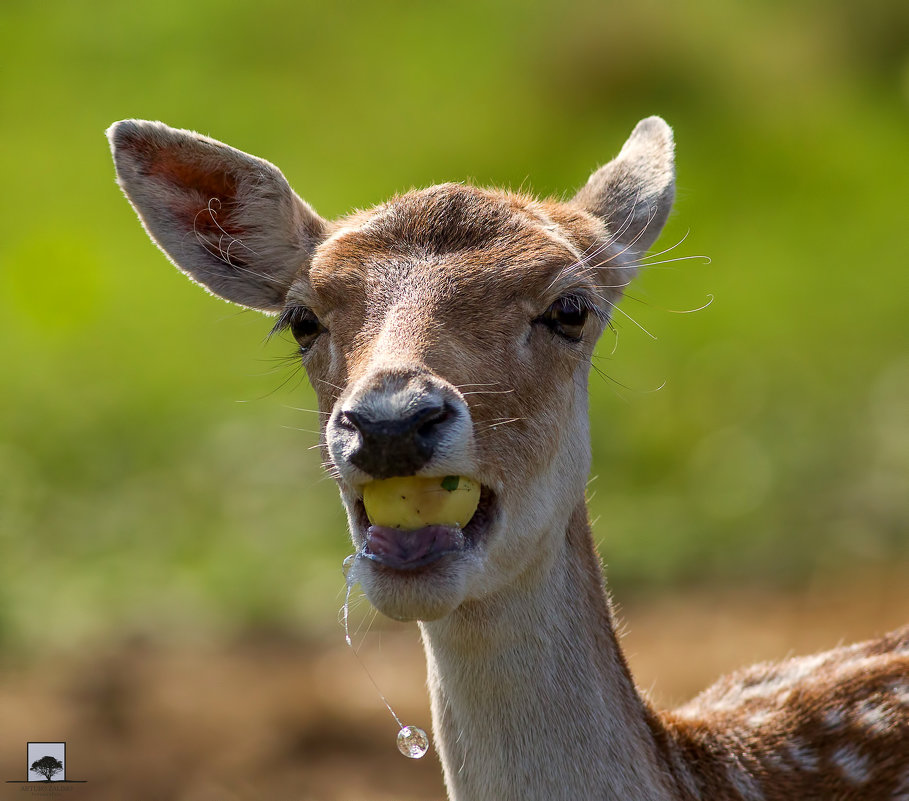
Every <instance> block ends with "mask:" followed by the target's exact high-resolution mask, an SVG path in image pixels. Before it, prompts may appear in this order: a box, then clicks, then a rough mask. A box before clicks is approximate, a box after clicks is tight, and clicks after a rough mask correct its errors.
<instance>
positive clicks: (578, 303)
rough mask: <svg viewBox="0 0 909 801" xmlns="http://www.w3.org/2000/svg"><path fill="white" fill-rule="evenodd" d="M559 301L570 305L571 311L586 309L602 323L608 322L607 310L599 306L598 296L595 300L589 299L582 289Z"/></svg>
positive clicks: (588, 295)
mask: <svg viewBox="0 0 909 801" xmlns="http://www.w3.org/2000/svg"><path fill="white" fill-rule="evenodd" d="M561 300H563V301H564V302H566V303H568V304H570V305H571V307H572V311H582V310H585V309H586V310H587V311H589V312H590V313H591V314H593V315H594V317H596V318H598V319H599V320H601V321H602V322H603V323H608V322H609V310H608V309H604V308H603V307H602V306H601V305H600V303H599V302H598V301H600V298H599V297H598V296H597V297H596V298H594V297H591V296H590V294H589V293H587V292H585V291H584V290H583V289H579V290H577V291H575V292H571V293H569V294H567V295H563V296H562V298H561Z"/></svg>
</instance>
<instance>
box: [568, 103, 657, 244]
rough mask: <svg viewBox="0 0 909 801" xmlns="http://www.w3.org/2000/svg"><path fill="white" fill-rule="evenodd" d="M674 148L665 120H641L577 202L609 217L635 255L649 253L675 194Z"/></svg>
mask: <svg viewBox="0 0 909 801" xmlns="http://www.w3.org/2000/svg"><path fill="white" fill-rule="evenodd" d="M674 149H675V146H674V143H673V139H672V129H671V128H670V127H669V126H668V125H667V124H666V122H665V121H664V120H663V119H661V118H660V117H648V118H647V119H645V120H641V121H640V122H639V123H638V124H637V125H636V126H635V129H634V131H632V133H631V136H629V137H628V141H627V142H625V144H624V146H623V147H622V150H621V152H620V153H619V155H618V156H616V157H615V158H614V159H613V160H612V161H610V162H609V163H608V164H607V165H605V166H604V167H600V169H598V170H597V171H596V172H595V173H594V174H593V175H591V176H590V179H589V180H588V181H587V184H586V186H584V187H583V188H582V189H581V190H580V191H579V192H578V193H577V194H576V195H575V196H574V199H573V201H572V202H573V203H575V204H577V205H579V206H581V208H583V209H584V210H585V211H588V212H590V213H591V214H593V215H595V216H597V217H600V218H601V219H603V220H604V221H605V222H606V225H607V228H608V229H609V233H610V235H611V236H612V237H614V238H615V239H616V240H618V241H619V242H620V243H622V244H623V245H624V246H625V247H626V248H627V249H628V251H629V252H631V253H632V254H633V255H636V254H643V253H646V252H647V250H648V249H649V248H650V246H651V245H652V244H653V243H654V242H655V241H656V238H657V237H658V236H659V234H660V231H661V230H662V229H663V225H664V224H665V222H666V218H667V217H668V216H669V210H670V209H671V208H672V200H673V198H674V197H675V159H674V156H673V151H674Z"/></svg>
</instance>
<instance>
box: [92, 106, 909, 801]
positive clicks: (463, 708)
mask: <svg viewBox="0 0 909 801" xmlns="http://www.w3.org/2000/svg"><path fill="white" fill-rule="evenodd" d="M109 138H110V141H111V144H112V149H113V155H114V161H115V164H116V170H117V175H118V179H119V183H120V186H121V187H122V189H123V191H124V192H125V194H126V196H127V197H128V199H129V200H130V201H131V203H132V204H133V206H134V207H135V209H136V211H137V212H138V214H139V217H140V218H141V220H142V222H143V223H144V225H145V228H146V230H147V231H148V233H149V235H150V236H151V238H152V239H153V240H154V241H155V242H156V243H157V244H158V245H159V246H160V248H161V249H162V250H163V251H164V252H165V253H166V254H167V255H168V256H169V257H170V259H171V260H172V261H173V262H174V263H175V264H176V266H177V267H178V268H179V269H181V270H182V271H183V272H185V273H186V274H187V275H188V276H189V277H190V278H192V279H193V280H194V281H196V282H197V283H199V284H201V285H202V286H203V287H206V288H207V289H208V290H210V291H211V292H212V293H214V294H215V295H218V296H220V297H222V298H224V299H226V300H229V301H232V302H233V303H237V304H240V305H241V306H245V307H249V308H252V309H257V310H259V311H262V312H265V313H266V314H272V315H278V318H277V324H276V326H275V328H276V329H289V331H290V332H291V333H292V334H293V336H294V337H295V338H296V341H297V343H299V350H300V356H301V359H302V361H303V364H304V366H305V368H306V371H307V373H308V375H309V378H310V380H311V382H312V384H313V386H314V388H315V391H316V394H317V396H318V402H319V409H320V410H321V412H322V417H323V424H322V427H321V438H320V440H321V446H322V449H323V452H324V455H325V458H326V459H327V460H328V461H330V463H331V465H332V468H333V471H332V472H333V473H334V475H335V477H336V479H337V482H338V485H339V487H340V492H341V497H342V499H343V503H344V505H345V507H346V510H347V515H348V520H349V524H350V532H351V536H352V539H353V543H354V546H355V548H356V549H357V551H358V553H360V554H361V555H364V556H367V557H368V558H363V559H358V560H357V561H356V564H355V567H354V571H355V576H354V578H355V579H356V580H357V581H358V582H359V583H360V584H361V585H362V587H363V589H364V591H365V593H366V595H367V597H368V599H369V600H370V602H371V603H372V604H373V605H374V606H375V607H376V608H377V609H379V610H380V611H381V612H383V613H385V614H386V615H389V616H391V617H393V618H397V619H398V620H417V621H419V626H420V630H421V633H422V639H423V644H424V647H425V652H426V660H427V665H428V676H429V689H430V694H431V702H432V715H433V727H434V732H435V739H436V742H437V744H438V749H439V751H440V755H441V759H442V764H443V768H444V774H445V782H446V786H447V789H448V793H449V796H450V798H451V799H457V801H509V800H510V799H515V800H517V799H522V801H529V800H531V799H539V800H540V801H542V800H543V799H545V800H546V801H555V800H556V799H566V801H567V799H572V801H576V800H577V799H588V798H589V799H594V798H596V799H622V800H623V801H632V800H633V801H644V799H647V800H648V801H657V799H661V800H662V799H673V801H680V800H681V799H684V800H685V801H726V800H728V801H804V800H805V799H831V800H832V799H838V800H839V801H846V800H847V799H856V801H857V800H858V799H863V800H864V801H875V800H877V799H890V800H891V801H892V800H893V799H902V800H903V801H907V800H909V627H906V628H903V629H901V630H899V631H897V632H895V633H892V634H890V635H889V636H885V637H883V638H881V639H877V640H872V641H869V642H864V643H861V644H858V645H853V646H850V647H844V648H839V649H837V650H833V651H829V652H826V653H822V654H819V655H816V656H809V657H804V658H797V659H791V660H788V661H785V662H783V663H781V664H775V665H771V664H764V665H758V666H756V667H752V668H749V669H746V670H744V671H741V672H739V673H737V674H734V675H732V676H730V677H728V678H725V679H722V680H721V681H720V682H719V683H717V684H716V685H714V686H713V687H711V688H710V689H708V690H706V691H705V692H704V693H702V694H701V695H700V696H698V697H697V698H695V699H694V700H693V701H691V702H689V703H688V704H686V705H685V706H683V707H681V708H680V709H676V710H674V711H670V712H662V711H657V710H655V709H654V708H652V706H651V705H650V703H649V702H648V701H647V700H646V698H645V697H644V696H642V694H641V693H640V692H639V691H638V690H637V689H636V688H635V685H634V683H633V681H632V677H631V675H630V673H629V670H628V667H627V665H626V661H625V658H624V656H623V654H622V650H621V648H620V646H619V642H618V639H617V636H616V633H615V627H614V623H613V614H612V611H611V607H610V602H609V599H608V596H607V594H606V591H605V586H604V579H603V575H602V572H601V567H600V563H599V560H598V557H597V553H596V551H595V548H594V544H593V540H592V538H591V530H590V524H589V523H588V518H587V511H586V506H585V497H584V491H585V482H586V479H587V474H588V470H589V467H590V446H589V435H588V409H587V405H588V401H587V377H588V370H589V367H590V360H591V356H592V353H593V348H594V344H595V342H596V341H597V338H598V337H599V335H600V334H601V333H602V331H603V329H604V327H605V326H606V325H607V324H608V322H609V320H610V316H611V314H612V312H613V310H614V308H615V306H616V304H617V303H618V302H619V300H620V298H621V296H622V290H623V288H624V287H625V286H626V285H627V284H628V283H629V281H630V280H631V279H632V277H633V275H634V273H635V270H636V268H637V267H638V266H639V264H640V259H641V258H642V257H643V256H644V255H645V254H646V253H647V251H648V249H649V248H650V246H651V245H652V244H653V243H654V241H655V240H656V238H657V235H658V234H659V232H660V230H661V228H662V227H663V224H664V222H665V220H666V217H667V215H668V214H669V210H670V207H671V205H672V201H673V196H674V182H675V178H674V175H675V168H674V155H673V150H674V144H673V136H672V131H671V129H670V128H669V126H668V125H666V123H665V122H664V121H663V120H662V119H660V118H658V117H651V118H648V119H645V120H643V121H642V122H640V123H639V124H638V126H637V127H636V128H635V129H634V132H633V133H632V134H631V136H630V138H629V139H628V141H627V142H626V143H625V145H624V147H623V148H622V150H621V152H620V153H619V155H618V156H617V157H616V158H615V159H614V160H613V161H611V162H610V163H608V164H606V165H605V166H604V167H602V168H600V169H598V170H597V171H595V172H594V173H593V175H592V176H591V177H590V179H589V181H588V182H587V184H586V185H585V186H584V187H583V188H582V189H581V190H580V191H579V192H577V194H576V195H574V197H573V198H572V199H571V200H569V201H567V202H564V201H562V202H559V201H555V200H537V199H535V198H533V197H530V196H528V195H525V194H516V193H512V192H506V191H499V190H487V189H480V188H476V187H474V186H469V185H465V184H459V183H449V184H443V185H440V186H432V187H429V188H427V189H420V190H414V191H410V192H407V193H405V194H402V195H400V196H396V197H393V198H392V199H391V200H389V201H388V202H386V203H383V204H382V205H379V206H377V207H375V208H372V209H369V210H366V211H357V212H355V213H352V214H351V215H349V216H347V217H344V218H342V219H340V220H337V221H335V222H329V221H326V220H324V219H322V218H321V217H320V216H319V215H318V214H317V213H316V212H315V211H314V210H313V209H312V208H311V207H310V206H309V205H307V204H306V203H305V202H304V201H303V200H301V199H300V198H299V197H298V196H297V195H296V194H295V193H294V192H293V190H292V189H291V188H290V186H289V185H288V183H287V181H286V180H285V179H284V177H283V176H282V174H281V173H280V172H279V171H278V169H277V168H276V167H274V166H273V165H272V164H270V163H268V162H266V161H263V160H261V159H258V158H255V157H253V156H250V155H247V154H245V153H242V152H240V151H237V150H234V149H232V148H230V147H227V146H226V145H224V144H221V143H220V142H217V141H215V140H213V139H210V138H207V137H205V136H201V135H199V134H196V133H192V132H189V131H184V130H176V129H173V128H169V127H167V126H165V125H163V124H161V123H156V122H142V121H135V120H126V121H122V122H119V123H116V124H115V125H114V126H112V128H111V129H110V131H109ZM409 475H421V476H446V475H454V476H468V477H471V478H472V479H473V480H475V481H477V482H479V483H480V484H481V485H482V494H481V500H480V504H479V508H478V509H477V512H476V514H475V515H474V516H473V518H472V519H471V520H470V522H469V523H468V524H466V526H464V527H463V531H460V530H458V531H453V530H451V527H449V528H445V527H441V528H440V527H439V526H429V527H427V528H426V529H424V530H423V531H417V532H416V533H415V532H413V531H409V532H398V533H395V531H394V530H389V529H383V530H381V531H379V530H377V529H378V528H379V527H376V526H370V523H369V520H368V519H367V516H366V514H365V512H364V506H363V502H362V491H363V487H364V486H365V485H366V484H367V482H370V481H373V480H381V479H386V478H388V477H393V476H409ZM692 647H696V646H695V645H693V646H692Z"/></svg>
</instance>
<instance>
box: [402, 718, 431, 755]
mask: <svg viewBox="0 0 909 801" xmlns="http://www.w3.org/2000/svg"><path fill="white" fill-rule="evenodd" d="M398 750H399V751H400V752H401V753H402V754H404V756H406V757H409V758H410V759H419V758H420V757H422V756H425V754H426V752H427V751H428V750H429V737H427V736H426V732H425V731H423V729H421V728H420V727H419V726H404V727H402V729H401V731H399V732H398Z"/></svg>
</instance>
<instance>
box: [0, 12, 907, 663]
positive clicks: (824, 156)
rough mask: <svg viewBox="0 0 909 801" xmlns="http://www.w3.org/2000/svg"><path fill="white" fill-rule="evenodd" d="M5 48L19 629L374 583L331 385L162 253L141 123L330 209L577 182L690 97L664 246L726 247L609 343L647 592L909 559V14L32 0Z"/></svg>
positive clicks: (647, 295) (323, 602)
mask: <svg viewBox="0 0 909 801" xmlns="http://www.w3.org/2000/svg"><path fill="white" fill-rule="evenodd" d="M0 46H2V52H3V57H2V59H0V96H2V101H3V103H2V112H0V174H2V182H3V185H2V193H0V212H2V213H0V349H2V354H3V364H4V377H3V379H2V381H0V387H2V390H0V421H2V429H0V646H2V647H4V648H5V649H7V650H9V651H16V650H18V651H32V650H39V651H40V650H42V649H44V648H46V647H48V646H59V645H67V644H75V643H80V642H84V641H87V640H91V639H93V638H98V637H104V636H106V635H108V634H110V633H111V632H120V631H162V630H165V629H166V630H168V631H170V632H171V633H172V634H173V633H180V632H186V633H188V634H192V633H193V632H196V631H201V630H205V631H209V632H211V631H213V632H216V633H217V632H224V633H230V632H233V631H236V630H237V629H242V628H245V627H248V626H264V627H268V628H285V627H290V628H300V627H305V626H309V627H312V628H314V629H317V630H318V629H322V630H327V629H330V628H331V627H333V626H334V625H335V621H336V613H337V609H338V607H339V605H340V595H339V593H340V589H341V585H342V578H341V572H340V564H341V560H342V558H343V557H344V555H345V554H346V553H348V551H349V546H348V544H347V535H346V529H345V524H344V519H343V516H342V514H341V509H340V504H339V502H338V499H337V494H336V491H335V489H334V486H333V484H332V483H331V482H330V481H328V480H324V479H323V478H322V476H321V473H320V469H319V465H318V462H319V458H318V454H317V452H316V451H314V450H311V449H310V446H311V445H312V444H314V443H315V442H316V435H315V433H314V431H315V429H316V427H317V419H316V415H314V414H312V413H309V412H306V411H303V410H305V409H312V408H313V407H314V399H313V395H312V392H311V390H310V389H309V387H308V386H307V384H306V382H305V379H304V377H303V376H302V375H301V374H300V373H299V372H297V371H295V369H294V366H293V365H292V364H290V363H289V362H288V361H287V360H286V358H285V357H286V356H287V355H288V354H289V353H290V352H291V346H290V344H289V343H287V342H282V341H272V342H271V343H267V344H266V343H265V341H264V340H265V336H266V333H267V331H268V329H269V321H268V320H267V319H266V318H264V317H261V316H259V315H257V314H255V313H251V312H242V311H240V310H238V309H235V308H233V307H230V306H228V305H227V304H224V303H222V302H220V301H216V300H213V299H211V298H209V297H206V296H205V295H204V294H203V293H202V292H200V291H199V290H198V289H197V288H195V287H193V286H191V285H190V284H189V283H188V282H187V281H186V279H185V278H183V277H182V276H180V275H179V274H178V273H177V271H176V270H174V269H173V268H172V267H171V266H170V265H169V264H168V263H167V262H166V261H165V259H164V257H163V256H162V255H161V254H160V253H159V252H158V251H157V250H156V249H155V248H154V247H153V246H152V245H151V244H150V242H149V241H148V240H147V238H146V236H145V234H144V233H143V231H142V230H141V228H140V226H139V225H138V223H137V220H136V218H135V216H134V214H133V212H132V211H131V209H130V208H129V207H128V205H127V203H126V201H125V200H124V199H123V198H122V196H121V195H120V193H119V190H118V189H117V187H116V185H115V183H114V176H113V169H112V165H111V161H110V157H109V153H108V150H107V143H106V140H105V138H104V135H103V134H104V130H105V128H106V127H107V126H108V125H109V124H110V123H111V122H113V121H114V120H117V119H121V118H124V117H142V118H148V119H161V120H164V121H166V122H168V123H169V124H171V125H175V126H178V127H185V128H193V129H196V130H199V131H201V132H203V133H207V134H209V135H211V136H214V137H216V138H218V139H221V140H223V141H226V142H228V143H229V144H232V145H234V146H235V147H238V148H241V149H243V150H247V151H250V152H253V153H255V154H257V155H260V156H263V157H265V158H267V159H269V160H271V161H273V162H275V163H276V164H278V165H279V166H280V167H281V169H282V170H283V171H284V173H285V174H286V175H287V177H288V179H289V180H290V182H291V183H292V184H293V185H294V187H295V188H296V189H297V191H298V192H299V193H300V194H301V195H302V196H303V197H305V198H306V199H307V200H308V201H309V202H310V203H311V204H313V205H314V206H315V207H316V208H317V209H318V210H319V211H320V212H321V213H322V214H323V215H324V216H328V217H332V216H337V215H340V214H343V213H345V212H347V211H349V210H351V209H353V208H354V207H363V206H368V205H371V204H374V203H377V202H380V201H382V200H383V199H384V198H385V197H386V196H387V195H389V194H391V193H392V192H395V191H401V190H406V189H408V188H410V187H411V186H424V185H428V184H431V183H435V182H439V181H444V180H470V181H473V182H476V183H479V184H483V185H487V184H496V185H504V186H511V187H519V186H521V187H525V188H531V189H533V190H534V191H536V192H538V193H540V194H550V193H552V194H563V193H567V192H570V191H572V190H574V189H576V188H577V187H579V186H580V185H581V184H582V183H583V182H584V181H585V180H586V178H587V176H588V174H589V173H590V172H591V170H592V169H593V168H595V167H596V166H598V165H599V164H601V163H604V162H605V161H607V160H608V159H609V158H611V157H612V156H613V155H614V154H615V153H616V152H617V151H618V149H619V148H620V146H621V144H622V142H623V141H624V139H625V137H626V136H627V134H628V133H629V132H630V130H631V128H632V127H633V126H634V124H635V122H636V121H637V120H638V119H639V118H641V117H643V116H646V115H648V114H652V113H658V114H661V115H662V116H664V117H665V118H666V119H667V120H668V121H669V122H670V124H672V125H673V127H674V128H675V132H676V137H677V147H678V187H679V189H678V200H677V204H676V211H675V213H674V216H673V218H672V219H671V221H670V223H669V225H668V227H667V229H666V232H665V234H664V236H663V238H662V239H661V240H660V242H659V243H658V247H657V250H662V249H664V248H669V247H670V246H673V245H675V244H676V243H677V242H679V240H681V239H683V237H686V235H687V238H685V239H684V242H682V244H679V245H678V246H677V247H675V248H674V249H672V250H671V251H669V252H668V253H667V254H665V256H664V257H663V258H666V259H677V258H681V257H686V256H698V255H707V256H709V257H710V259H711V261H710V263H709V264H707V263H705V260H703V259H692V260H683V261H670V262H668V263H662V264H656V265H655V266H653V267H652V268H650V269H649V270H647V271H646V273H645V274H644V275H643V276H642V277H641V279H640V281H639V282H638V283H637V284H636V285H635V286H634V287H633V289H632V291H631V296H632V297H630V298H629V299H627V300H626V301H625V303H624V305H623V309H624V311H625V312H627V314H628V315H630V316H631V317H633V318H634V321H635V322H631V321H630V320H629V319H627V318H625V317H624V316H622V315H619V317H618V318H617V320H616V325H617V330H618V343H617V344H616V342H615V339H614V338H613V337H612V336H611V335H609V334H607V336H606V337H605V338H604V341H603V342H602V343H601V346H600V349H599V354H600V358H599V359H598V361H597V367H598V368H599V369H600V370H601V371H602V372H603V374H604V376H605V377H601V376H599V375H598V374H594V376H593V377H592V403H591V410H592V418H593V437H594V454H595V466H594V474H595V475H596V476H597V478H596V479H595V480H594V481H593V482H592V483H591V485H590V494H591V496H592V514H593V516H594V517H595V518H597V524H596V531H597V536H598V538H599V539H600V541H601V543H602V551H603V554H604V557H605V558H606V560H607V562H608V564H609V575H610V579H611V582H612V584H613V586H614V588H615V589H616V591H617V594H618V595H619V597H625V596H628V595H633V594H634V593H657V592H663V591H666V592H669V591H676V590H678V589H679V588H680V587H681V586H682V585H692V584H698V585H702V584H707V585H715V584H736V585H739V584H741V583H743V582H748V583H755V584H771V585H774V586H799V585H801V584H804V583H805V582H808V581H811V580H812V579H813V578H814V577H816V576H817V575H819V574H823V575H842V576H844V577H847V576H848V575H849V574H850V573H852V572H855V571H857V570H861V571H863V572H865V573H867V572H868V571H874V570H876V569H878V568H884V567H887V568H891V569H892V567H893V565H894V564H896V563H899V562H900V561H905V563H907V564H909V492H907V486H909V412H907V409H909V400H907V399H909V326H907V308H909V213H907V212H909V202H907V186H909V5H907V4H906V3H905V2H901V1H899V0H892V1H891V0H870V1H866V2H862V3H857V2H849V1H848V0H798V2H787V3H783V2H775V1H773V2H771V1H769V0H768V1H767V2H756V3H733V2H715V0H697V1H696V2H690V3H684V4H669V3H658V2H652V1H651V0H643V1H642V2H636V3H633V4H632V3H625V4H617V3H606V2H596V3H584V2H578V1H577V0H570V1H569V2H561V3H555V2H552V3H539V2H520V3H519V2H479V1H478V0H472V1H471V2H461V3H457V4H441V3H430V2H387V3H367V2H350V3H338V4H329V3H322V4H315V3H311V2H296V3H289V2H277V1H276V0H259V1H258V2H256V3H237V4H225V3H223V2H213V1H212V2H206V1H193V2H186V3H181V4H179V5H177V4H170V3H148V4H137V5H131V4H127V3H120V2H109V1H104V2H102V1H101V0H83V1H82V2H75V1H72V2H66V1H65V0H46V2H42V3H34V2H25V0H4V2H3V3H2V4H0ZM654 261H656V262H659V261H661V259H654ZM710 296H712V297H714V301H713V303H712V304H711V305H710V306H709V307H708V308H706V309H705V310H703V311H697V312H693V313H691V314H684V315H680V314H675V313H673V312H676V311H687V310H692V309H697V308H698V307H701V306H703V305H704V304H705V303H706V302H707V300H708V298H709V297H710ZM638 324H639V325H638ZM639 326H640V327H639ZM643 329H646V333H645V331H644V330H643Z"/></svg>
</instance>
